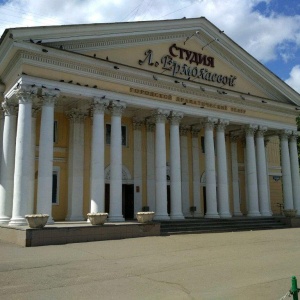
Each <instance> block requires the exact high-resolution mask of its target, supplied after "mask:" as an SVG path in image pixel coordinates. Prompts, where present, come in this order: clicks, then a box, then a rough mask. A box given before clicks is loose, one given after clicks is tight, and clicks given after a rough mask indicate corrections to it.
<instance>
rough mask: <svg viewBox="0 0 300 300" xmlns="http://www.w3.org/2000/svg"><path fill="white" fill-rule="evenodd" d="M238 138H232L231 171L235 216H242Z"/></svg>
mask: <svg viewBox="0 0 300 300" xmlns="http://www.w3.org/2000/svg"><path fill="white" fill-rule="evenodd" d="M238 138H239V137H238V136H234V135H232V136H230V142H231V143H230V147H231V171H232V194H233V215H234V216H242V213H241V207H240V186H239V166H238V155H237V140H238Z"/></svg>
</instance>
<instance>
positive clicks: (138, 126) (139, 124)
mask: <svg viewBox="0 0 300 300" xmlns="http://www.w3.org/2000/svg"><path fill="white" fill-rule="evenodd" d="M144 123H145V122H144V121H143V120H142V119H140V118H133V120H132V124H133V130H141V128H142V125H143V124H144Z"/></svg>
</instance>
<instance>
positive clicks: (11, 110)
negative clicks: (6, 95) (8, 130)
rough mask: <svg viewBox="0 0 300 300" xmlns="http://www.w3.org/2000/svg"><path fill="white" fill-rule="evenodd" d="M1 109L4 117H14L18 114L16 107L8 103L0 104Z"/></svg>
mask: <svg viewBox="0 0 300 300" xmlns="http://www.w3.org/2000/svg"><path fill="white" fill-rule="evenodd" d="M2 109H3V111H4V115H5V116H16V115H17V113H18V107H17V106H16V105H14V104H12V103H10V102H8V101H4V102H2Z"/></svg>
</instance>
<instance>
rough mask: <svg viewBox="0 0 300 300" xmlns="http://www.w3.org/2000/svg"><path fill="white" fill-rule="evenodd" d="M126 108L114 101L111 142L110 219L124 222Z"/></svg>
mask: <svg viewBox="0 0 300 300" xmlns="http://www.w3.org/2000/svg"><path fill="white" fill-rule="evenodd" d="M125 108H126V105H125V103H123V102H119V101H113V102H112V103H111V104H110V107H109V109H110V111H111V144H110V208H109V221H111V222H122V221H124V220H125V219H124V217H123V214H122V133H121V116H122V113H123V111H124V109H125Z"/></svg>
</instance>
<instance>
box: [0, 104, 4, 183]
mask: <svg viewBox="0 0 300 300" xmlns="http://www.w3.org/2000/svg"><path fill="white" fill-rule="evenodd" d="M3 131H4V111H3V110H1V108H0V158H1V157H2V154H3ZM0 172H1V159H0ZM0 184H1V182H0Z"/></svg>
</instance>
